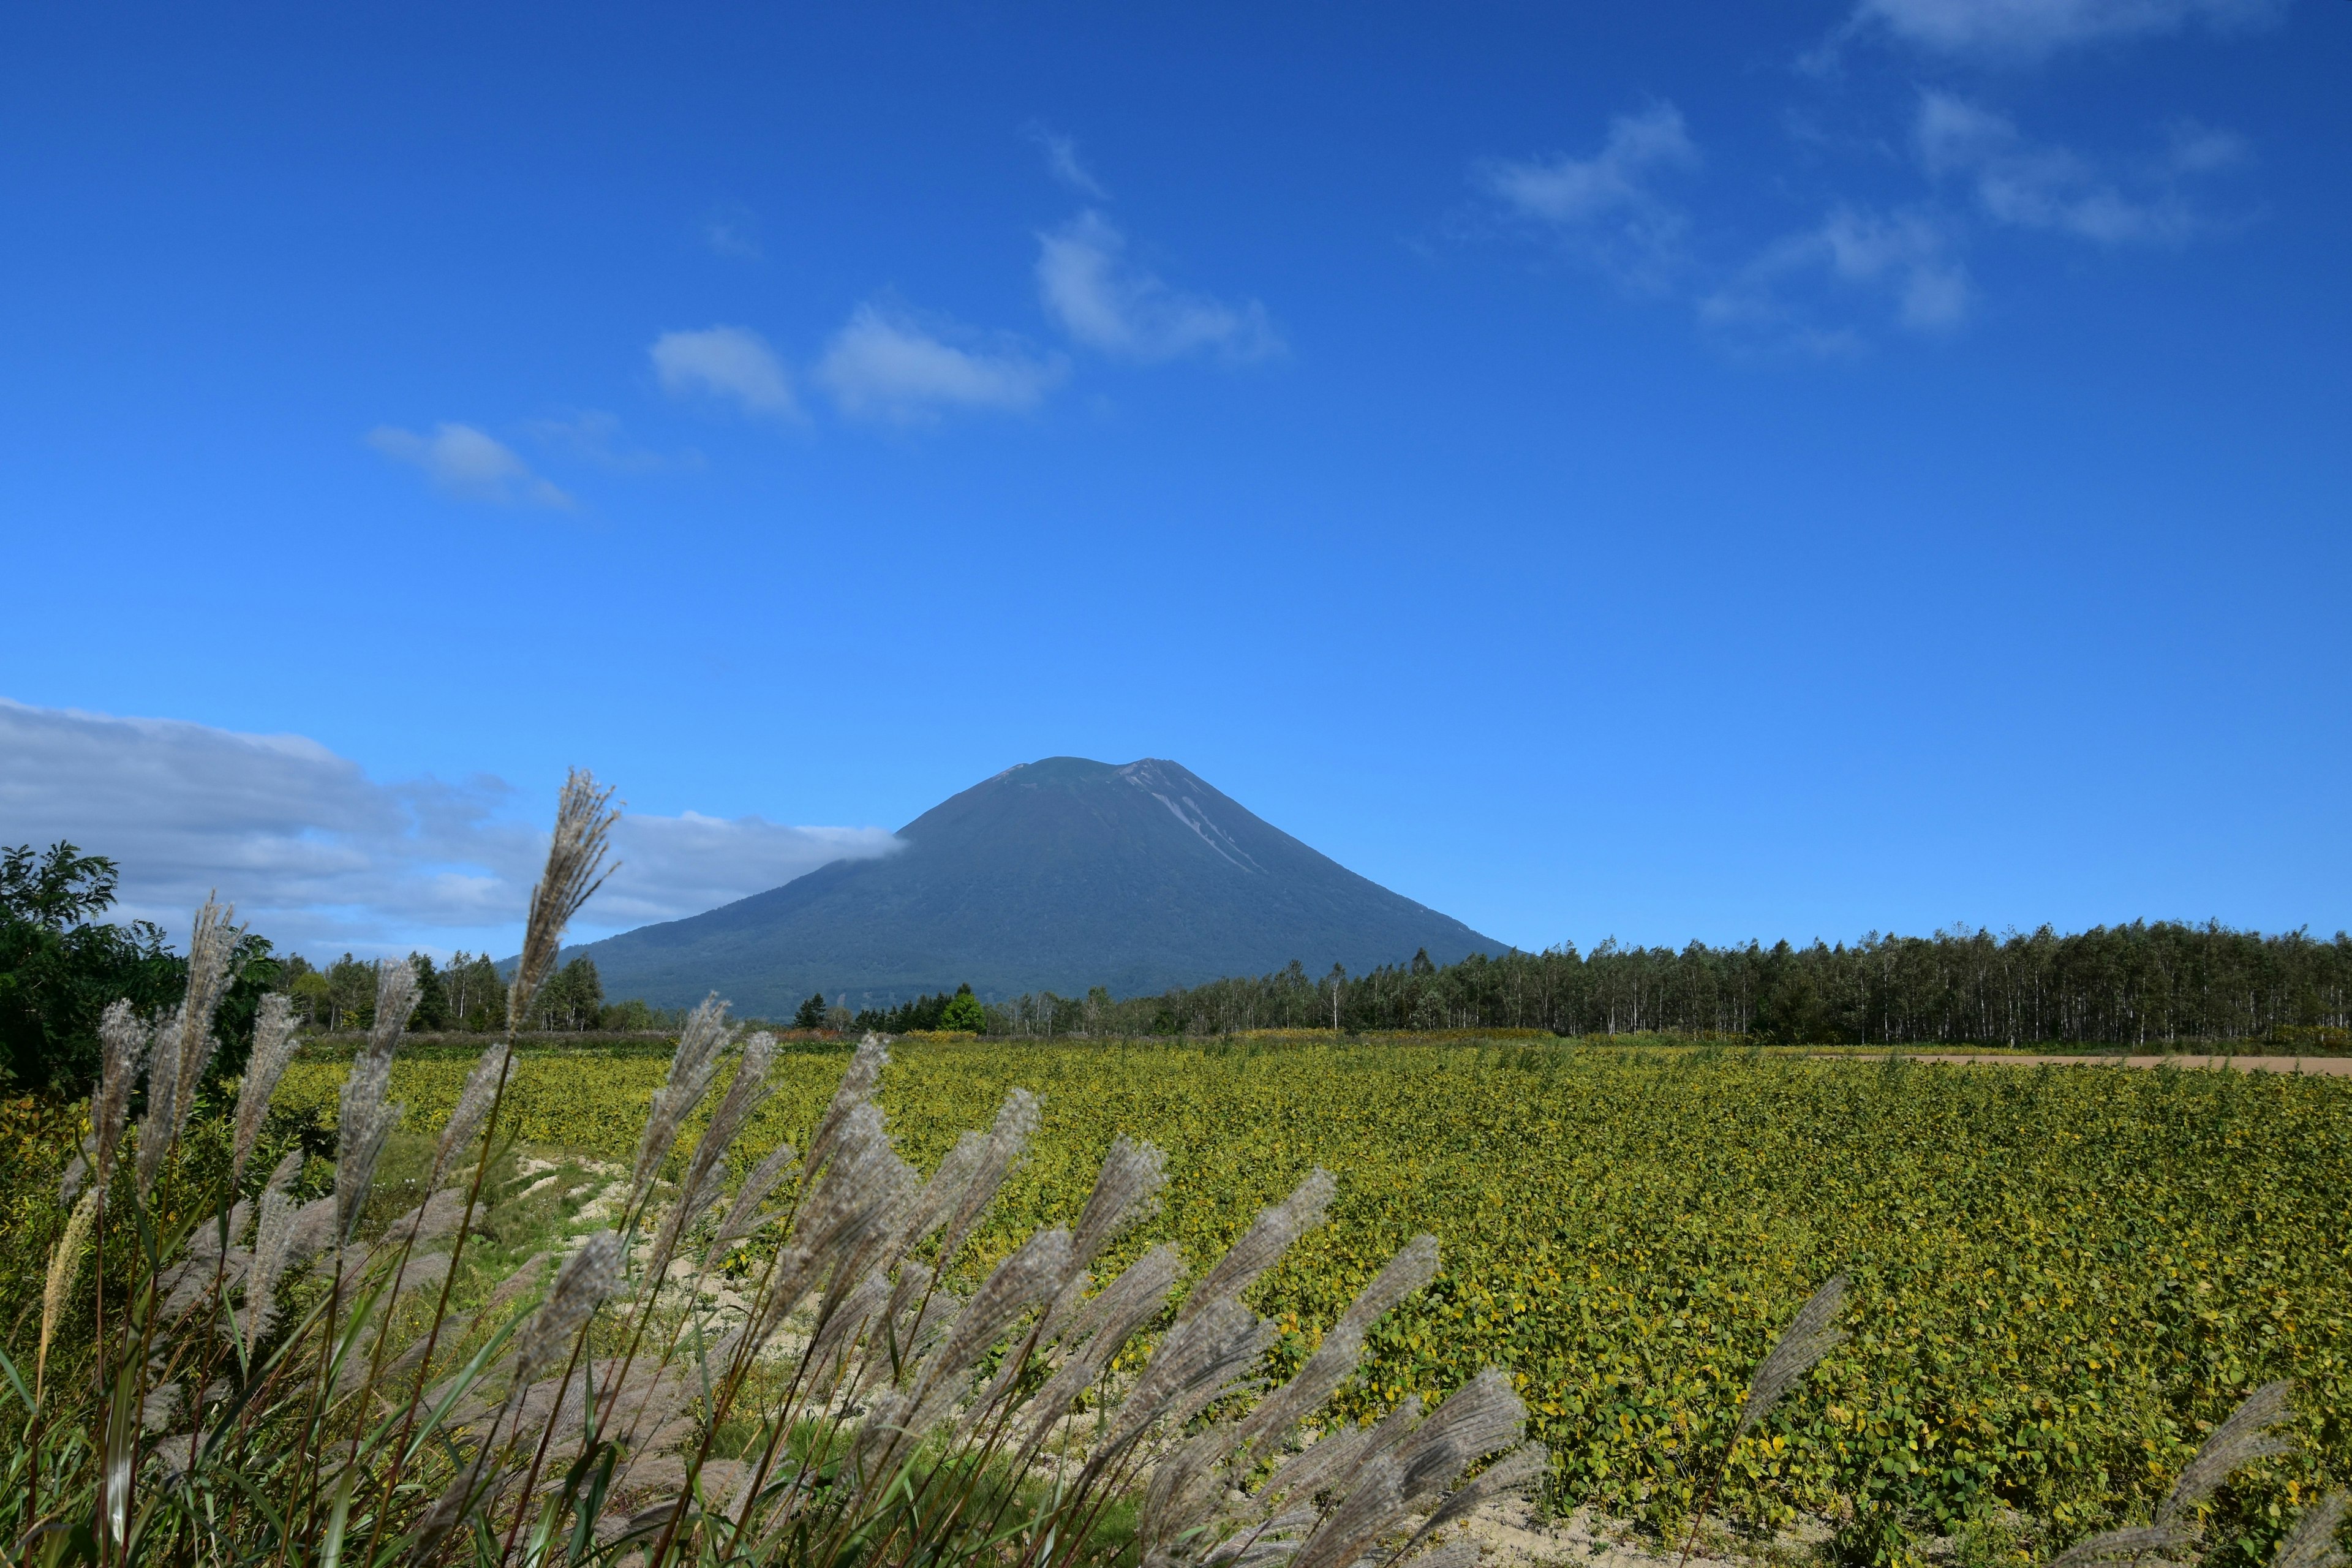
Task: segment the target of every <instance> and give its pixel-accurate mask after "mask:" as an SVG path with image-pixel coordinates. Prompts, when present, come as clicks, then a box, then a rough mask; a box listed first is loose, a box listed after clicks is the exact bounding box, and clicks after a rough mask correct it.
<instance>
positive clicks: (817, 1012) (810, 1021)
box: [793, 991, 824, 1029]
mask: <svg viewBox="0 0 2352 1568" xmlns="http://www.w3.org/2000/svg"><path fill="white" fill-rule="evenodd" d="M793 1028H795V1029H822V1028H824V992H822V991H819V992H817V993H816V994H814V995H812V996H811V997H809V999H808V1000H807V1001H805V1002H803V1003H802V1004H801V1008H800V1011H799V1012H797V1013H794V1014H793Z"/></svg>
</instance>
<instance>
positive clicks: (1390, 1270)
mask: <svg viewBox="0 0 2352 1568" xmlns="http://www.w3.org/2000/svg"><path fill="white" fill-rule="evenodd" d="M1436 1278H1437V1237H1433V1236H1430V1235H1428V1234H1426V1233H1424V1234H1423V1235H1420V1236H1416V1237H1413V1238H1412V1240H1411V1241H1408V1242H1406V1243H1405V1244H1404V1246H1403V1247H1402V1249H1400V1250H1399V1251H1398V1253H1397V1255H1396V1256H1395V1257H1394V1258H1390V1259H1389V1264H1388V1267H1387V1268H1383V1269H1381V1271H1380V1272H1379V1273H1378V1274H1376V1275H1374V1276H1373V1277H1372V1281H1371V1283H1370V1284H1369V1285H1367V1286H1365V1287H1364V1288H1363V1289H1362V1290H1360V1291H1359V1292H1358V1293H1357V1296H1356V1299H1355V1300H1353V1301H1351V1302H1349V1304H1348V1310H1347V1311H1346V1312H1345V1313H1344V1314H1342V1315H1341V1317H1340V1319H1339V1322H1340V1324H1341V1326H1342V1327H1346V1328H1353V1329H1355V1330H1356V1331H1359V1332H1366V1331H1370V1328H1371V1326H1372V1325H1373V1324H1374V1323H1377V1322H1379V1321H1381V1319H1382V1318H1384V1317H1386V1316H1388V1314H1389V1310H1390V1309H1391V1308H1393V1307H1394V1306H1395V1305H1396V1304H1397V1303H1398V1302H1399V1301H1402V1300H1404V1299H1405V1298H1406V1297H1407V1296H1410V1295H1412V1293H1413V1292H1414V1291H1416V1290H1419V1289H1422V1288H1423V1286H1425V1285H1427V1284H1428V1283H1429V1282H1430V1281H1431V1280H1432V1279H1436Z"/></svg>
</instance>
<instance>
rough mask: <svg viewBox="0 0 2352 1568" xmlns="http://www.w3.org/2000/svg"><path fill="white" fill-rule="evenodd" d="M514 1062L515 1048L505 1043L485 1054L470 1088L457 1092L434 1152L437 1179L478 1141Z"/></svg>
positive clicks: (469, 1077)
mask: <svg viewBox="0 0 2352 1568" xmlns="http://www.w3.org/2000/svg"><path fill="white" fill-rule="evenodd" d="M513 1062H514V1048H513V1047H511V1046H509V1045H508V1044H507V1043H506V1042H505V1041H504V1040H500V1041H499V1043H498V1044H496V1045H494V1046H492V1047H489V1048H488V1050H486V1051H484V1052H483V1053H482V1059H481V1060H479V1061H478V1062H476V1063H475V1064H474V1070H473V1071H472V1072H469V1073H467V1075H466V1087H465V1088H463V1089H459V1090H458V1091H457V1106H456V1108H455V1109H454V1110H451V1111H450V1112H449V1120H448V1121H447V1123H446V1125H444V1126H443V1127H442V1129H441V1142H440V1143H439V1144H438V1145H437V1146H436V1148H435V1150H434V1152H433V1178H432V1179H433V1180H435V1181H438V1180H439V1179H440V1178H441V1174H442V1173H443V1172H445V1171H446V1170H447V1169H449V1165H450V1162H451V1161H452V1160H454V1159H455V1158H456V1157H457V1152H458V1151H460V1150H462V1149H464V1148H465V1147H466V1146H467V1144H470V1143H471V1142H473V1141H474V1135H475V1134H476V1133H478V1132H479V1131H481V1130H482V1122H483V1121H485V1120H486V1119H487V1118H488V1116H489V1114H490V1107H491V1105H493V1104H494V1103H496V1101H497V1100H498V1097H499V1085H500V1084H502V1083H504V1082H505V1081H506V1077H507V1072H508V1069H509V1068H510V1067H511V1066H512V1065H513Z"/></svg>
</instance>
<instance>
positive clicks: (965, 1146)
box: [906, 1129, 988, 1247]
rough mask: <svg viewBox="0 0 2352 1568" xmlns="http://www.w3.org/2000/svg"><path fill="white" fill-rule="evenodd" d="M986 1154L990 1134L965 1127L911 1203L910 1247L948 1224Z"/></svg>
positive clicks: (908, 1230)
mask: <svg viewBox="0 0 2352 1568" xmlns="http://www.w3.org/2000/svg"><path fill="white" fill-rule="evenodd" d="M987 1158H988V1134H987V1133H985V1132H982V1131H978V1130H976V1129H966V1130H965V1131H964V1132H963V1133H961V1135H960V1136H959V1137H958V1138H957V1139H956V1141H955V1147H954V1148H952V1149H950V1150H949V1151H948V1152H947V1155H946V1157H945V1158H944V1159H942V1160H940V1165H939V1169H938V1170H936V1171H933V1172H932V1173H931V1179H930V1180H929V1181H928V1182H925V1183H924V1184H923V1186H922V1190H921V1191H920V1192H919V1193H917V1194H915V1201H914V1203H913V1204H912V1205H909V1206H908V1213H907V1237H906V1240H907V1245H908V1247H913V1246H914V1245H915V1244H916V1243H918V1242H919V1241H921V1240H923V1239H924V1238H925V1237H928V1236H929V1235H930V1234H931V1233H932V1232H933V1231H935V1230H937V1229H939V1228H940V1226H943V1225H945V1224H947V1222H948V1220H949V1217H950V1215H953V1214H954V1213H955V1212H956V1209H957V1207H958V1206H959V1205H961V1204H962V1202H963V1194H964V1191H965V1189H966V1188H968V1187H970V1186H971V1181H972V1178H973V1177H974V1176H976V1175H978V1174H979V1173H980V1168H981V1165H982V1163H984V1162H985V1161H986V1160H987Z"/></svg>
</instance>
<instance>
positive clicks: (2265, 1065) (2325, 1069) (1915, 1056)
mask: <svg viewBox="0 0 2352 1568" xmlns="http://www.w3.org/2000/svg"><path fill="white" fill-rule="evenodd" d="M1826 1059H1842V1060H1846V1061H1854V1060H1863V1061H1868V1060H1872V1059H1874V1058H1867V1057H1862V1058H1856V1057H1844V1058H1826ZM1903 1059H1904V1060H1905V1061H1906V1062H1949V1063H1952V1064H1953V1065H1955V1066H1958V1067H2016V1068H2030V1067H2042V1066H2050V1067H2106V1068H2112V1067H2126V1068H2159V1067H2176V1068H2237V1069H2238V1070H2239V1071H2240V1072H2300V1073H2314V1074H2319V1075H2322V1076H2325V1077H2328V1078H2352V1057H2191V1056H2170V1057H2100V1056H2079V1057H2029V1056H2007V1055H2000V1054H1995V1053H1983V1054H1977V1053H1970V1052H1965V1051H1948V1052H1947V1051H1939V1052H1936V1053H1933V1054H1929V1053H1925V1052H1920V1053H1914V1052H1910V1051H1906V1052H1905V1053H1903Z"/></svg>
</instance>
